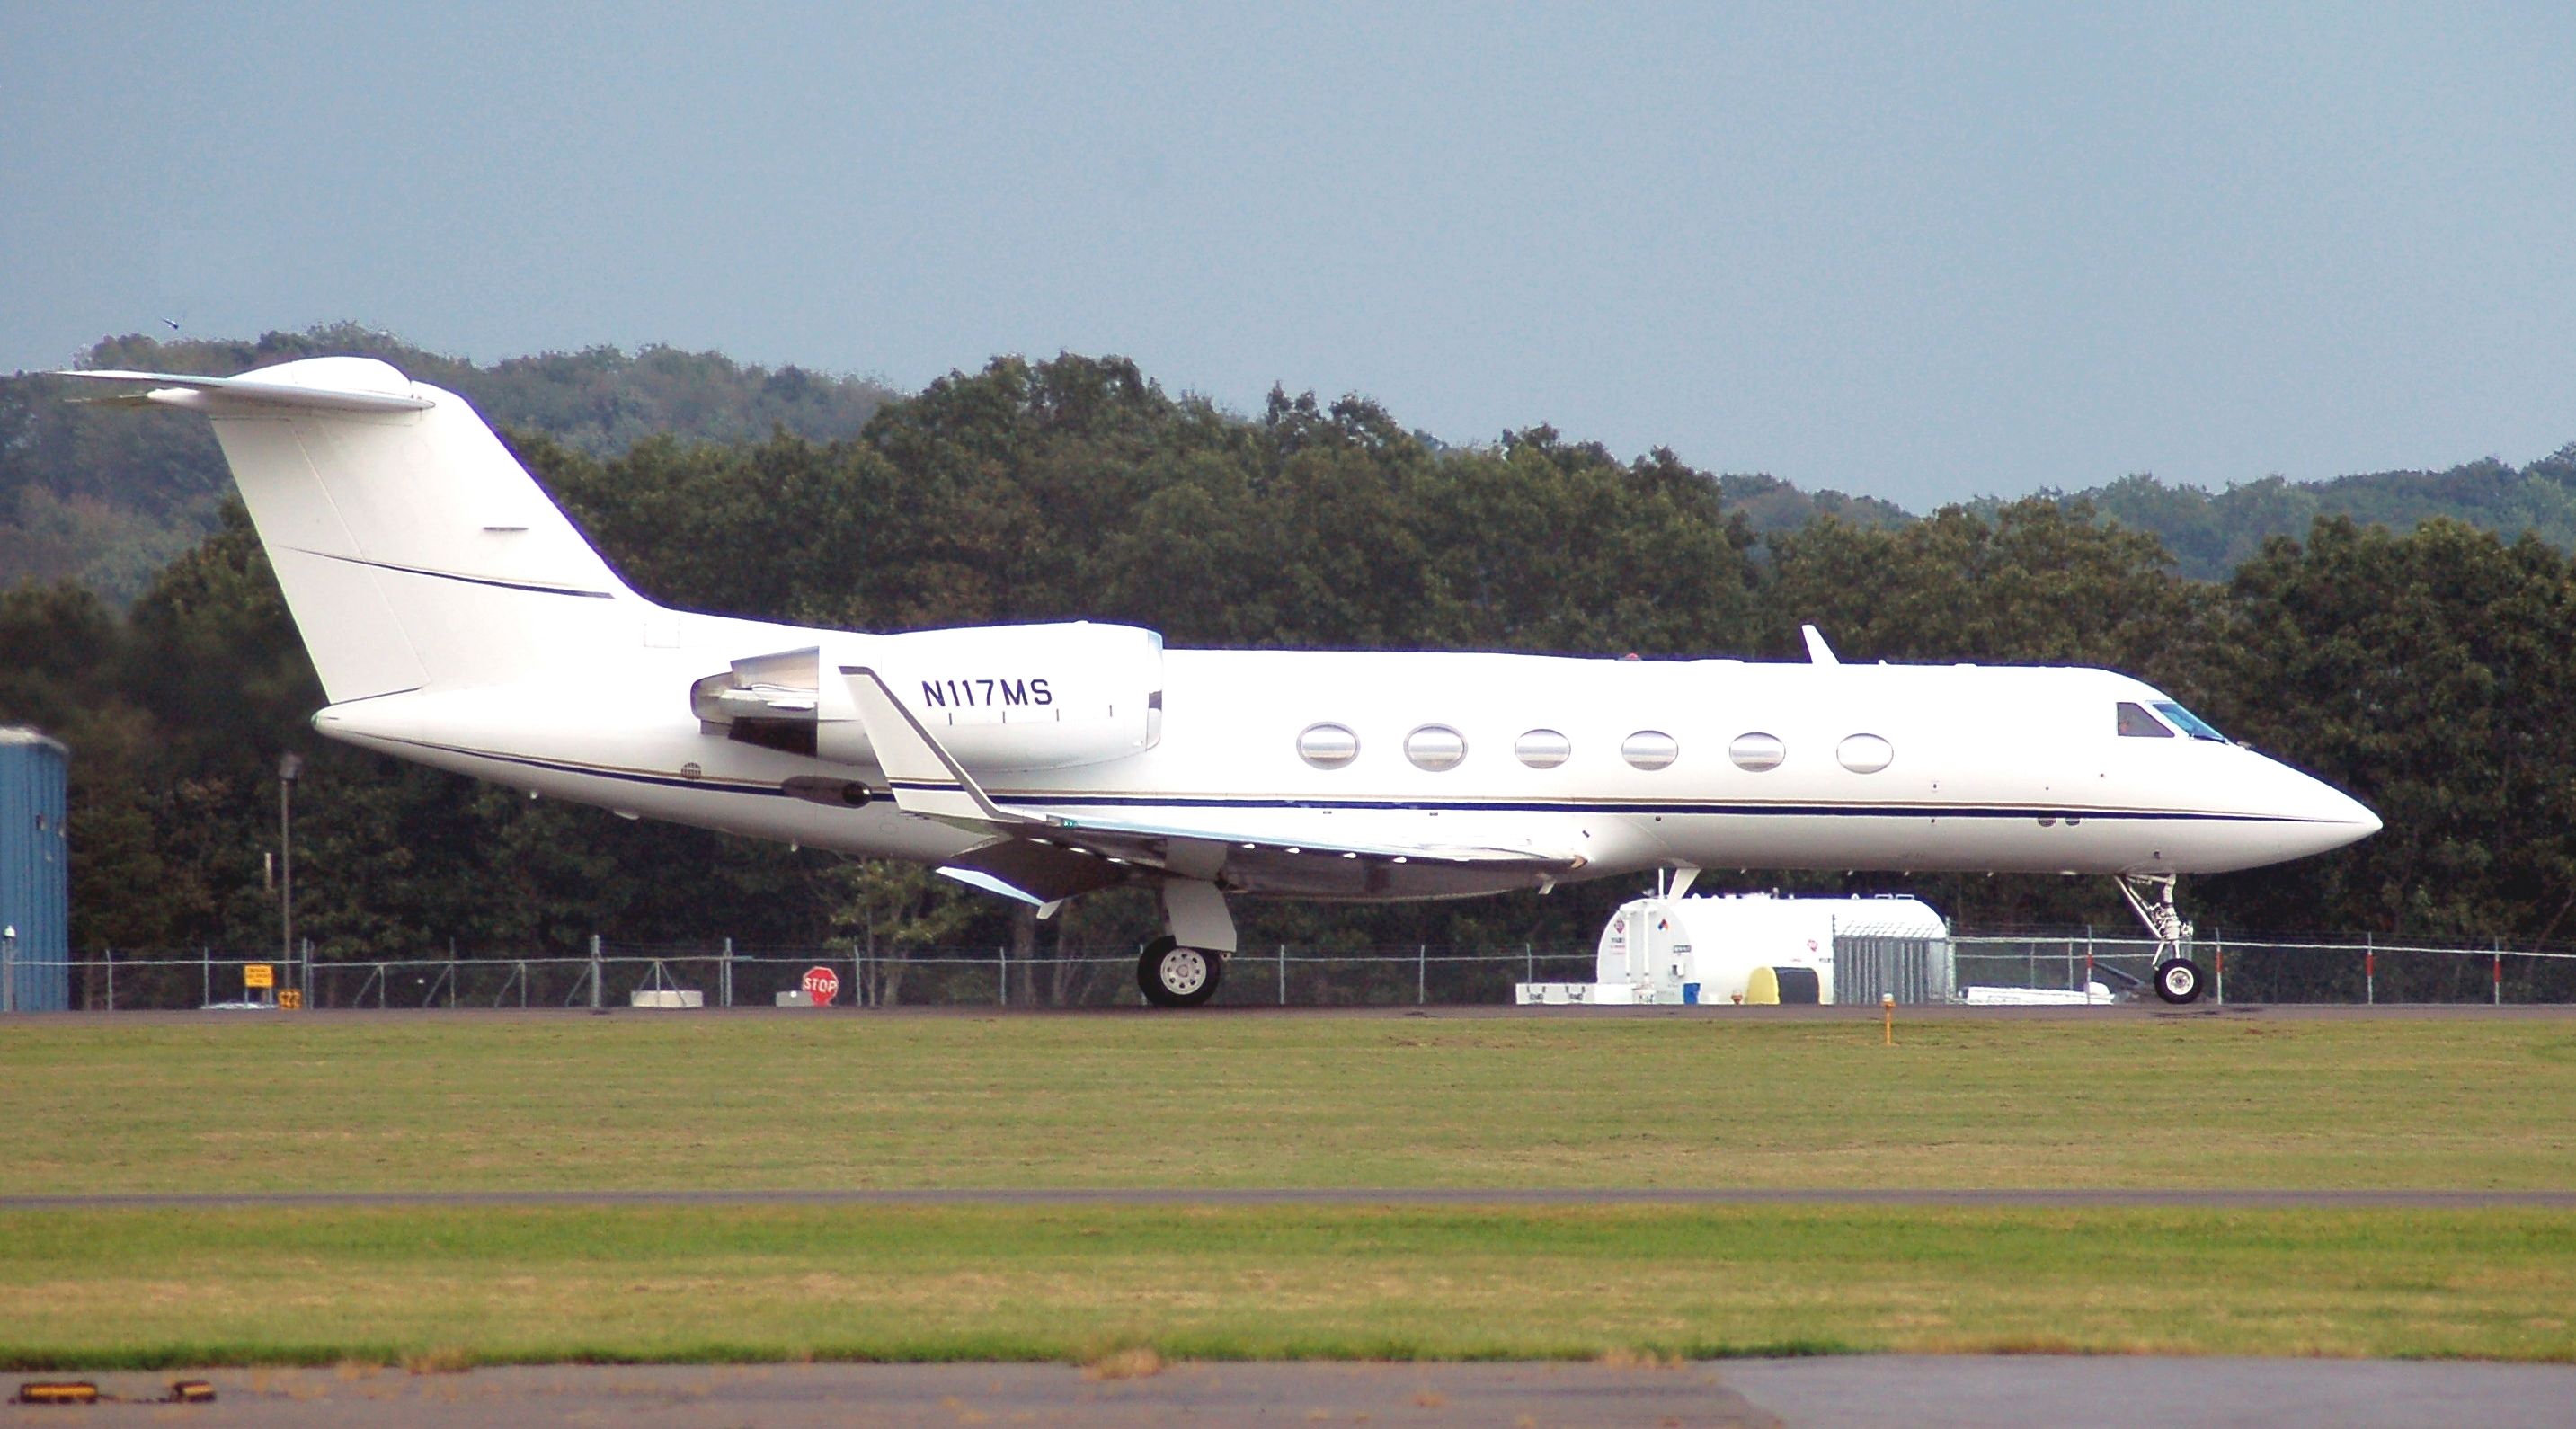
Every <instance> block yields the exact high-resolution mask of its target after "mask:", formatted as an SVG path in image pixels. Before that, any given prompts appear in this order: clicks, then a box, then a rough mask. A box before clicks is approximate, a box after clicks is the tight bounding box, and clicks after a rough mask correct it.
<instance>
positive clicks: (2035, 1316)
mask: <svg viewBox="0 0 2576 1429" xmlns="http://www.w3.org/2000/svg"><path fill="white" fill-rule="evenodd" d="M0 1244H5V1245H6V1246H7V1247H8V1250H7V1253H6V1255H5V1256H0V1366H5V1367H7V1368H10V1369H16V1370H39V1371H41V1370H64V1369H106V1368H117V1367H126V1368H159V1367H167V1366H173V1365H188V1364H329V1363H334V1362H338V1361H343V1360H357V1361H363V1362H368V1363H382V1364H400V1363H402V1362H404V1361H405V1360H406V1359H412V1358H421V1357H428V1358H431V1359H435V1360H436V1361H437V1362H440V1363H472V1364H496V1363H512V1362H538V1363H549V1362H593V1361H596V1362H634V1361H704V1362H738V1361H793V1360H804V1359H853V1360H890V1361H901V1360H1059V1361H1068V1362H1077V1363H1080V1362H1089V1361H1091V1360H1094V1359H1097V1358H1099V1357H1100V1356H1102V1355H1103V1354H1106V1353H1109V1352H1112V1351H1115V1350H1117V1349H1120V1348H1125V1347H1148V1348H1151V1349H1153V1350H1154V1351H1156V1352H1157V1353H1159V1354H1161V1355H1162V1356H1164V1357H1166V1358H1170V1359H1187V1358H1214V1359H1271V1358H1318V1357H1321V1358H1361V1359H1485V1358H1512V1359H1521V1358H1592V1357H1596V1356H1600V1355H1603V1354H1605V1353H1610V1354H1644V1355H1653V1356H1670V1355H1678V1356H1688V1357H1701V1356H1710V1355H1733V1354H1754V1353H1761V1354H1778V1353H1826V1352H1840V1351H1864V1350H1888V1351H2024V1352H2064V1353H2112V1354H2116V1353H2132V1352H2144V1351H2157V1352H2173V1353H2187V1354H2262V1355H2370V1356H2460V1357H2476V1358H2501V1359H2525V1360H2569V1359H2576V1328H2571V1319H2570V1317H2571V1315H2576V1216H2569V1215H2567V1214H2565V1213H2559V1212H2523V1211H2476V1212H2450V1211H2440V1212H2416V1211H2355V1212H2279V1211H2245V1212H2224V1213H2211V1212H2174V1211H2158V1210H2090V1209H2088V1210H2079V1211H2027V1210H2023V1211H1994V1210H1957V1209H1949V1210H1907V1209H1892V1208H1849V1207H1844V1208H1823V1209H1818V1208H1805V1207H1792V1206H1760V1207H1727V1208H1719V1209H1703V1208H1685V1209H1674V1208H1664V1207H1611V1208H1600V1207H1564V1208H1551V1209H1538V1208H1496V1209H1453V1208H1376V1209H1371V1208H1347V1207H1331V1208H1317V1207H1276V1208H1274V1207H1264V1208H1229V1209H1190V1208H1182V1207H1107V1208H1079V1209H1067V1210H1053V1209H1050V1210H1029V1209H1025V1208H996V1207H959V1208H920V1207H907V1208H899V1209H885V1208H870V1209H866V1210H859V1211H851V1210H839V1209H828V1208H824V1209H817V1208H807V1207H793V1208H779V1207H762V1208H741V1207H732V1208H723V1209H715V1210H703V1211H700V1210H676V1209H666V1208H649V1209H635V1208H622V1209H609V1210H560V1209H547V1210H471V1211H459V1210H442V1211H418V1210H403V1211H319V1212H315V1211H307V1212H298V1213H295V1214H293V1215H288V1216H272V1215H266V1214H263V1213H259V1212H239V1211H228V1212H212V1213H183V1212H167V1211H119V1212H45V1213H21V1214H13V1215H5V1216H0Z"/></svg>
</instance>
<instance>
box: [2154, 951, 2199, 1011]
mask: <svg viewBox="0 0 2576 1429" xmlns="http://www.w3.org/2000/svg"><path fill="white" fill-rule="evenodd" d="M2155 984H2156V996H2158V997H2161V998H2163V999H2164V1000H2165V1001H2167V1002H2170V1003H2175V1004H2181V1003H2186V1002H2198V1001H2200V989H2201V985H2202V979H2201V975H2200V964H2198V963H2196V962H2193V961H2192V960H2191V959H2189V958H2175V959H2174V960H2173V961H2171V962H2165V963H2158V964H2156V974H2155Z"/></svg>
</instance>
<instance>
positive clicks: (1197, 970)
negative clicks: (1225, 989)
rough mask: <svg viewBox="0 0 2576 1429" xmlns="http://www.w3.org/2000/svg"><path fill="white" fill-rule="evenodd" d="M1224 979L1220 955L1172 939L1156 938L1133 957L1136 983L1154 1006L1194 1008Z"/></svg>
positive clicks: (1223, 962)
mask: <svg viewBox="0 0 2576 1429" xmlns="http://www.w3.org/2000/svg"><path fill="white" fill-rule="evenodd" d="M1224 978H1225V958H1224V957H1223V956H1222V955H1220V954H1217V953H1211V952H1208V951H1206V950H1205V949H1201V948H1184V947H1182V946H1181V945H1180V942H1179V940H1178V939H1175V938H1170V937H1162V938H1156V939H1155V940H1154V941H1152V942H1150V943H1147V944H1146V945H1145V952H1144V955H1143V956H1142V957H1139V958H1138V959H1136V986H1138V987H1139V988H1142V989H1143V990H1144V993H1145V1000H1146V1001H1147V1002H1150V1003H1152V1004H1153V1005H1154V1006H1156V1007H1196V1006H1198V1005H1199V1004H1200V1003H1202V1002H1205V1001H1207V1000H1208V999H1209V998H1211V997H1214V996H1216V985H1217V984H1218V983H1219V982H1221V981H1223V980H1224Z"/></svg>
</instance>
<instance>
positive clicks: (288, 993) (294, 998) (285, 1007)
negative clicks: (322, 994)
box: [277, 987, 304, 1012]
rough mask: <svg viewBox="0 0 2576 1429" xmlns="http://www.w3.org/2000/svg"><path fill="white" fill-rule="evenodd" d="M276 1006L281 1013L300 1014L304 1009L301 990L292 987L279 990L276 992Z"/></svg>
mask: <svg viewBox="0 0 2576 1429" xmlns="http://www.w3.org/2000/svg"><path fill="white" fill-rule="evenodd" d="M277 1006H278V1010H280V1011H282V1012H301V1011H302V1010H303V1009H304V992H303V989H301V988H293V987H281V988H279V989H278V990H277Z"/></svg>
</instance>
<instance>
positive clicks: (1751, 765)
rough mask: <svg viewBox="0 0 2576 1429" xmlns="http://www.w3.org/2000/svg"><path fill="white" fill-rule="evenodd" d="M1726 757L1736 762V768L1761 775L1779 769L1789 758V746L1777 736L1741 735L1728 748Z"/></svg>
mask: <svg viewBox="0 0 2576 1429" xmlns="http://www.w3.org/2000/svg"><path fill="white" fill-rule="evenodd" d="M1726 757H1727V758H1729V759H1731V760H1734V761H1735V767H1736V768H1738V769H1746V770H1750V771H1752V772H1753V773H1756V774H1759V773H1761V772H1762V771H1763V770H1765V769H1777V768H1779V767H1780V761H1781V760H1784V759H1786V758H1788V757H1789V746H1787V745H1785V744H1782V743H1781V742H1780V736H1778V735H1776V734H1739V735H1737V736H1736V737H1735V742H1734V743H1733V744H1730V745H1728V746H1727V747H1726Z"/></svg>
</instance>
